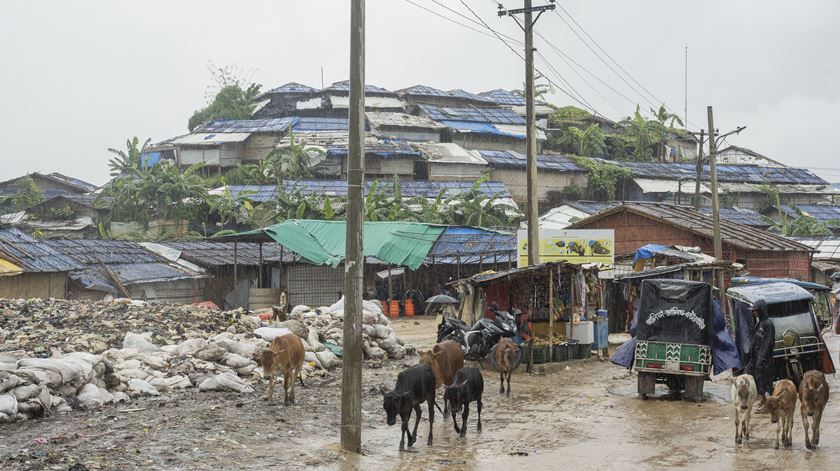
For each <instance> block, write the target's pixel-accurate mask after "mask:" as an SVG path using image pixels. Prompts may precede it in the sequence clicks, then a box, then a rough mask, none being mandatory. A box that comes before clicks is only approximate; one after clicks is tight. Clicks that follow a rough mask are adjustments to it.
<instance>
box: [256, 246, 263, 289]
mask: <svg viewBox="0 0 840 471" xmlns="http://www.w3.org/2000/svg"><path fill="white" fill-rule="evenodd" d="M262 244H263V243H262V242H260V245H259V247H260V263H259V269H258V270H257V273H259V274H260V275H259V276H260V277H259V279H258V280H257V287H258V288H264V286H263V275H264V273H263V253H262Z"/></svg>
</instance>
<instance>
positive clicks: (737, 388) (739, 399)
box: [729, 375, 758, 443]
mask: <svg viewBox="0 0 840 471" xmlns="http://www.w3.org/2000/svg"><path fill="white" fill-rule="evenodd" d="M757 394H758V393H757V391H756V388H755V379H753V377H752V375H741V376H737V377H736V378H735V381H734V382H733V383H732V388H731V389H730V392H729V395H730V397H731V398H732V404H733V405H734V406H735V443H741V442H742V441H743V439H745V438H746V439H747V440H749V439H750V412H751V411H752V407H753V403H754V402H755V397H756V395H757Z"/></svg>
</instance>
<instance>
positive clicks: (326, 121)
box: [292, 117, 347, 133]
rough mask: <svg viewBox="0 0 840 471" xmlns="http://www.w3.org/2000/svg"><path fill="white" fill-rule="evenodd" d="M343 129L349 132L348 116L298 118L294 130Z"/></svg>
mask: <svg viewBox="0 0 840 471" xmlns="http://www.w3.org/2000/svg"><path fill="white" fill-rule="evenodd" d="M298 131H300V132H310V131H312V132H317V131H343V132H344V133H347V118H309V117H301V118H298V120H297V122H296V123H295V124H294V126H292V132H298Z"/></svg>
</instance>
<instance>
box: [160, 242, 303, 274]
mask: <svg viewBox="0 0 840 471" xmlns="http://www.w3.org/2000/svg"><path fill="white" fill-rule="evenodd" d="M160 245H163V246H165V247H169V248H172V249H175V250H178V251H180V252H181V258H183V259H184V260H187V261H189V262H192V263H195V264H196V265H198V266H201V267H205V268H210V267H221V266H233V263H234V246H233V245H234V244H233V242H210V241H189V242H160ZM259 245H260V244H255V243H248V242H242V243H239V244H237V247H236V262H237V264H238V265H242V266H258V265H259V262H260V247H259ZM281 255H282V257H283V262H294V261H296V260H297V257H296V256H295V254H294V253H292V252H289V251H288V250H286V251H284V250H281V248H280V246H279V245H277V244H263V246H262V259H263V263H271V262H279V261H280V257H281Z"/></svg>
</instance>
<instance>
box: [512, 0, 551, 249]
mask: <svg viewBox="0 0 840 471" xmlns="http://www.w3.org/2000/svg"><path fill="white" fill-rule="evenodd" d="M549 10H554V2H553V1H552V3H551V4H550V5H542V6H538V7H534V6H532V5H531V0H525V7H524V8H519V9H516V10H504V9H502V8H501V5H500V6H499V16H505V15H507V16H510V17H512V18H513V19H515V20H516V23H517V24H519V27H520V28H522V30H523V31H524V32H525V121H526V131H525V144H526V145H525V149H526V154H527V160H526V169H525V174H526V186H527V190H526V193H527V209H526V211H527V214H526V217H527V220H528V265H537V264H538V263H540V227H539V204H538V203H539V200H538V199H537V121H536V110H535V106H534V24H535V23H536V22H537V20H539V19H540V15H542V14H543V12H546V11H549ZM534 12H538V13H537V17H536V18H534V17H533V14H534ZM519 13H523V14H524V17H525V18H524V24H521V23H519V20H518V19H516V16H515V15H517V14H519Z"/></svg>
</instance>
